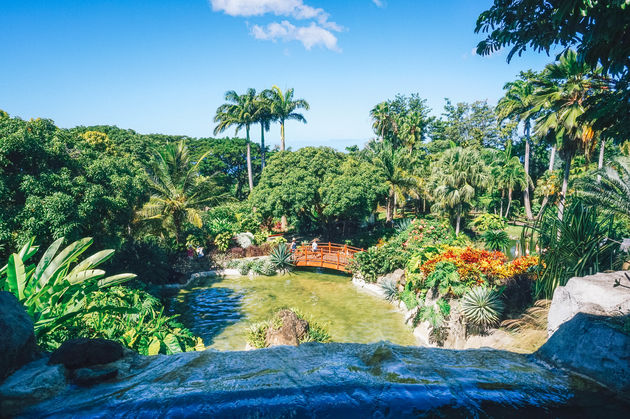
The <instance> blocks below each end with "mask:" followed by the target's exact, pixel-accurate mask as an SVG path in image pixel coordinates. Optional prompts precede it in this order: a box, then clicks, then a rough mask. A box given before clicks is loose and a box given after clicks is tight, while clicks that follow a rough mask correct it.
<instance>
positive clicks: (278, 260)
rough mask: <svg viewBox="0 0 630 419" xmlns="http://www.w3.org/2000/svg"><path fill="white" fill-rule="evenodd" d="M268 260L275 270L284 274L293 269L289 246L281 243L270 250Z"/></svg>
mask: <svg viewBox="0 0 630 419" xmlns="http://www.w3.org/2000/svg"><path fill="white" fill-rule="evenodd" d="M270 260H271V263H272V264H273V266H274V267H275V268H276V270H278V271H280V272H283V273H286V272H289V271H291V270H292V269H293V267H294V265H293V254H292V253H291V251H290V250H289V246H287V245H286V244H284V243H282V244H280V245H278V247H276V248H275V249H273V250H272V252H271V255H270Z"/></svg>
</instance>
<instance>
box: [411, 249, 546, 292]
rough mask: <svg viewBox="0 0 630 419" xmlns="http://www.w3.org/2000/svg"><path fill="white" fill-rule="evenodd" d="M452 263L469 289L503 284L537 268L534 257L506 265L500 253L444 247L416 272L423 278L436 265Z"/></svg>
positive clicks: (536, 260)
mask: <svg viewBox="0 0 630 419" xmlns="http://www.w3.org/2000/svg"><path fill="white" fill-rule="evenodd" d="M443 261H448V262H452V263H453V264H454V265H455V266H456V267H457V273H459V276H460V278H461V279H462V280H463V281H465V282H468V283H469V284H470V285H474V284H477V285H481V284H483V283H485V282H486V280H494V281H497V280H503V279H507V278H511V277H513V276H516V275H520V274H523V273H525V272H527V270H528V269H529V268H530V267H532V266H535V265H537V264H538V257H537V256H523V257H520V258H517V259H514V260H513V261H512V262H508V261H507V257H506V256H505V254H504V253H503V252H499V251H488V250H482V249H476V248H473V247H454V246H445V247H444V250H443V251H442V252H441V253H439V254H438V255H436V256H434V257H432V258H430V259H429V260H427V261H426V262H425V263H423V264H422V265H420V266H419V267H418V268H419V270H420V271H421V272H422V273H423V274H424V276H425V278H426V277H427V276H429V274H430V273H431V272H433V270H434V269H435V265H436V264H437V263H439V262H443Z"/></svg>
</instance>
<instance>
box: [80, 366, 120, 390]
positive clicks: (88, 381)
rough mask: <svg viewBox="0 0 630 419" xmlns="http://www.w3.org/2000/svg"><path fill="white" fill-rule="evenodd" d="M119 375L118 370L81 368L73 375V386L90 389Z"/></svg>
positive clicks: (110, 368)
mask: <svg viewBox="0 0 630 419" xmlns="http://www.w3.org/2000/svg"><path fill="white" fill-rule="evenodd" d="M117 375H118V370H117V369H116V368H112V367H108V368H79V369H78V370H74V371H73V372H72V375H71V381H72V383H73V384H76V385H78V386H83V387H89V386H93V385H96V384H100V383H104V382H105V381H109V380H111V379H113V378H116V376H117Z"/></svg>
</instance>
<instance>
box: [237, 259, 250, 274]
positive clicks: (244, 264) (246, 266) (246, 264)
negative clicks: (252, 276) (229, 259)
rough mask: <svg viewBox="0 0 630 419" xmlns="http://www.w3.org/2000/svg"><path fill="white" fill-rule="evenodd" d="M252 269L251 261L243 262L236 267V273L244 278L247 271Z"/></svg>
mask: <svg viewBox="0 0 630 419" xmlns="http://www.w3.org/2000/svg"><path fill="white" fill-rule="evenodd" d="M251 267H252V261H251V260H243V261H241V263H240V264H239V265H238V272H239V273H240V274H241V275H243V276H245V275H249V270H250V269H251Z"/></svg>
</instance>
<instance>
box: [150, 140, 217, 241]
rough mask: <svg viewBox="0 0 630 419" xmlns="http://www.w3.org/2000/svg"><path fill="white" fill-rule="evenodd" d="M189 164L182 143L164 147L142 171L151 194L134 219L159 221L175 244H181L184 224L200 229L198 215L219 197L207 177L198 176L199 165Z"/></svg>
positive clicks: (202, 157) (199, 217) (211, 181)
mask: <svg viewBox="0 0 630 419" xmlns="http://www.w3.org/2000/svg"><path fill="white" fill-rule="evenodd" d="M206 155H207V153H206V154H204V155H203V156H201V157H200V158H199V160H198V161H197V162H196V163H195V164H192V162H191V161H190V156H189V154H188V148H187V147H186V145H185V143H184V141H180V142H179V143H177V144H168V145H166V146H165V147H164V149H162V150H160V151H158V152H157V153H156V155H155V159H154V161H153V162H152V164H151V165H150V166H149V167H147V168H146V170H147V174H148V186H149V189H150V191H151V193H152V195H151V198H150V199H149V202H147V203H146V204H145V205H144V206H143V207H142V209H141V210H140V211H139V212H138V215H139V217H140V218H141V219H143V220H160V221H161V222H162V226H163V227H166V228H172V230H173V233H174V235H175V240H176V242H177V243H181V240H182V230H183V227H184V223H185V222H189V223H190V224H192V225H194V226H196V227H201V225H202V221H201V211H202V210H203V208H204V207H206V206H208V205H210V204H211V203H212V202H214V201H216V200H218V199H220V198H222V197H223V194H218V193H217V189H216V185H215V183H214V181H213V179H212V178H211V177H206V176H199V175H198V168H199V163H200V162H201V161H202V160H203V159H204V158H205V156H206Z"/></svg>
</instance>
